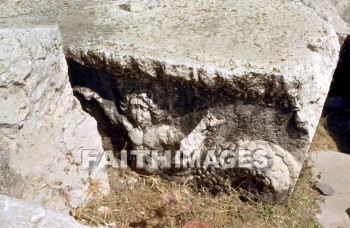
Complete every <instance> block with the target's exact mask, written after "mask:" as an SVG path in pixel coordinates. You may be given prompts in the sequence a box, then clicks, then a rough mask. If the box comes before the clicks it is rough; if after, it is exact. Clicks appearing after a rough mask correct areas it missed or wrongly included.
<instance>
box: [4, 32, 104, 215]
mask: <svg viewBox="0 0 350 228" xmlns="http://www.w3.org/2000/svg"><path fill="white" fill-rule="evenodd" d="M0 74H1V77H0V107H1V111H0V151H1V155H2V156H1V164H0V168H1V170H0V171H1V177H0V186H1V188H0V189H1V193H4V194H8V195H12V196H16V197H21V198H22V199H25V200H27V201H30V202H35V203H37V204H40V205H43V206H45V207H49V208H55V209H59V210H64V209H65V208H66V205H65V203H66V200H68V202H70V203H72V206H78V205H79V204H80V203H82V202H83V201H85V200H86V199H87V197H88V196H89V194H90V193H89V190H88V189H89V182H90V180H91V178H92V179H99V181H100V182H101V189H102V188H105V190H108V180H107V179H106V178H107V176H106V174H105V173H103V171H101V172H100V173H95V175H91V176H89V173H88V171H86V172H84V171H83V170H82V168H81V151H82V149H95V150H96V151H99V152H102V145H101V138H100V136H99V133H98V131H97V124H96V121H95V120H94V119H93V118H92V117H91V116H89V115H88V114H87V113H85V112H84V111H82V109H81V106H80V103H79V101H77V100H76V98H74V96H73V92H72V89H71V87H70V85H69V81H68V75H67V64H66V61H65V58H64V54H63V49H62V44H61V35H60V32H59V30H58V28H57V27H39V28H34V27H33V28H21V29H0Z"/></svg>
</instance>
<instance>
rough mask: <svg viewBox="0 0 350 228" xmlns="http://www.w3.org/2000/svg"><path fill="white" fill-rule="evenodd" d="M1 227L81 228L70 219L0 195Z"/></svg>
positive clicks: (81, 226)
mask: <svg viewBox="0 0 350 228" xmlns="http://www.w3.org/2000/svg"><path fill="white" fill-rule="evenodd" d="M0 223H1V227H4V228H7V227H17V228H27V227H38V228H39V227H42V228H46V227H53V228H54V227H69V228H83V227H87V226H83V225H81V224H79V223H78V222H77V221H75V220H74V219H73V218H72V217H70V216H68V215H66V214H61V213H59V212H56V211H51V210H46V209H44V208H42V207H38V206H36V205H33V204H29V203H26V202H24V201H21V200H18V199H15V198H11V197H8V196H5V195H0Z"/></svg>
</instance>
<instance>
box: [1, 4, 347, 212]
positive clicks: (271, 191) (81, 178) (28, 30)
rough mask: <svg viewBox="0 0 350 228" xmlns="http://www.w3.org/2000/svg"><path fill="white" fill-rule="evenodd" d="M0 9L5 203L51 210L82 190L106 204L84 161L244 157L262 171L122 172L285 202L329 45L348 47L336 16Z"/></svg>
mask: <svg viewBox="0 0 350 228" xmlns="http://www.w3.org/2000/svg"><path fill="white" fill-rule="evenodd" d="M330 2H332V1H330ZM337 7H338V8H337ZM0 9H1V11H2V12H3V14H2V15H1V16H0V25H1V29H0V75H1V77H0V107H1V111H0V131H1V135H0V149H1V151H0V153H1V154H2V159H1V161H0V170H1V175H0V191H1V192H0V193H2V194H6V195H10V196H15V197H18V198H21V199H24V200H26V201H29V202H34V203H36V204H40V205H43V206H45V207H47V208H53V209H59V210H65V208H66V206H65V205H64V203H63V202H64V200H65V199H66V198H67V197H68V199H69V200H70V201H71V202H72V206H77V205H79V204H80V203H81V202H83V201H85V200H87V199H88V198H89V196H88V194H87V189H88V188H89V182H90V181H91V180H96V179H97V180H99V182H100V183H101V185H100V188H101V189H100V190H101V191H102V192H105V193H107V192H108V191H109V185H108V175H107V173H106V170H98V169H97V170H88V171H87V170H84V169H83V167H82V166H81V164H82V162H83V161H82V158H81V151H82V150H83V149H93V150H94V151H98V152H99V153H100V154H102V153H103V151H104V150H106V149H112V150H113V152H114V153H115V154H116V155H117V154H119V153H120V152H121V151H122V150H128V151H130V150H142V149H143V150H158V151H166V150H170V151H173V152H174V151H179V150H180V151H191V150H198V151H200V154H201V157H205V156H207V155H208V153H213V154H214V155H215V156H221V155H223V154H224V153H227V151H234V152H237V151H239V150H245V151H250V152H251V156H252V157H254V156H256V157H258V158H260V159H263V160H265V161H266V164H265V166H263V167H260V166H258V165H257V166H250V167H248V168H247V166H245V165H244V163H240V161H239V157H238V156H237V154H236V156H233V159H234V166H233V167H230V168H228V169H220V168H217V167H206V168H205V169H204V168H203V167H202V168H200V167H195V168H191V169H173V168H164V169H144V170H138V169H137V168H135V159H133V158H132V157H128V164H129V166H130V167H131V168H133V169H135V170H136V171H138V172H147V173H150V174H152V173H157V174H159V175H161V176H163V177H165V178H167V179H169V180H172V181H180V182H181V181H184V180H186V181H187V180H191V181H193V182H195V183H197V184H198V185H200V186H203V187H206V188H208V189H209V190H211V191H212V192H214V193H215V192H219V191H224V190H225V188H226V187H227V185H230V186H233V187H240V188H242V189H245V190H246V191H247V194H250V193H252V194H254V195H256V196H258V197H259V198H260V199H262V200H265V201H268V202H279V201H281V200H283V199H284V198H285V197H286V196H288V195H289V194H290V193H291V192H292V191H293V188H294V185H295V183H296V181H297V179H298V175H299V172H300V170H301V167H302V165H303V162H304V160H305V159H306V157H307V156H308V148H309V145H310V143H311V140H312V138H313V135H314V133H315V130H316V127H317V124H318V121H319V118H320V116H321V112H322V108H323V104H324V102H325V99H326V97H327V93H328V90H329V87H330V83H331V81H332V76H333V72H334V70H335V68H336V65H337V61H338V55H339V48H340V46H339V39H338V38H340V39H342V38H343V39H344V38H345V35H344V34H349V32H348V31H349V30H348V24H347V23H348V18H346V17H345V16H344V17H343V15H345V14H342V13H341V12H340V11H339V9H344V8H341V7H339V6H338V5H335V3H334V4H333V2H332V4H331V5H330V8H329V9H328V8H324V7H323V5H322V4H318V3H317V2H316V1H308V2H307V1H284V0H262V1H259V2H255V1H254V2H253V1H243V0H239V1H235V2H230V1H209V0H200V1H179V0H171V1H165V0H149V1H141V0H135V1H122V0H120V1H103V2H102V1H100V0H95V1H91V2H89V3H86V2H85V1H80V0H75V1H71V2H66V1H51V0H48V1H45V4H43V3H42V2H41V1H37V0H35V1H20V2H15V1H13V2H12V1H5V3H2V4H1V5H0ZM344 12H345V11H344ZM337 15H338V16H337ZM339 15H340V16H339ZM332 24H333V25H334V26H333V25H332ZM73 92H74V95H75V96H73ZM102 142H104V143H102ZM262 151H263V153H262ZM252 157H250V158H245V159H248V161H249V159H252ZM146 161H147V162H151V161H150V160H148V159H147V158H146Z"/></svg>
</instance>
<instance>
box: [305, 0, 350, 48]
mask: <svg viewBox="0 0 350 228" xmlns="http://www.w3.org/2000/svg"><path fill="white" fill-rule="evenodd" d="M301 2H302V4H304V5H305V6H306V7H309V8H310V9H312V10H314V11H315V13H317V14H318V15H319V16H320V17H322V18H323V19H324V20H326V21H328V22H330V23H332V25H333V26H334V28H335V30H336V32H337V33H338V36H339V40H340V43H341V44H342V43H343V42H344V40H345V38H346V36H347V35H349V34H350V3H349V1H347V0H326V1H318V0H301Z"/></svg>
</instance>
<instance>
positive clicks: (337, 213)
mask: <svg viewBox="0 0 350 228" xmlns="http://www.w3.org/2000/svg"><path fill="white" fill-rule="evenodd" d="M311 158H312V160H313V162H314V165H315V174H316V175H319V174H320V176H321V178H320V180H319V182H323V183H327V184H328V185H330V186H332V187H333V188H334V191H335V193H334V194H333V195H332V196H325V197H324V198H325V201H324V202H323V203H321V213H320V214H319V215H318V219H319V221H320V222H321V224H322V225H323V226H324V227H344V228H345V227H350V217H349V215H348V214H347V212H346V210H347V209H348V208H349V207H350V193H349V186H350V179H349V176H350V170H349V163H350V155H347V154H343V153H340V152H336V151H318V152H314V153H312V157H311Z"/></svg>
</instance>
